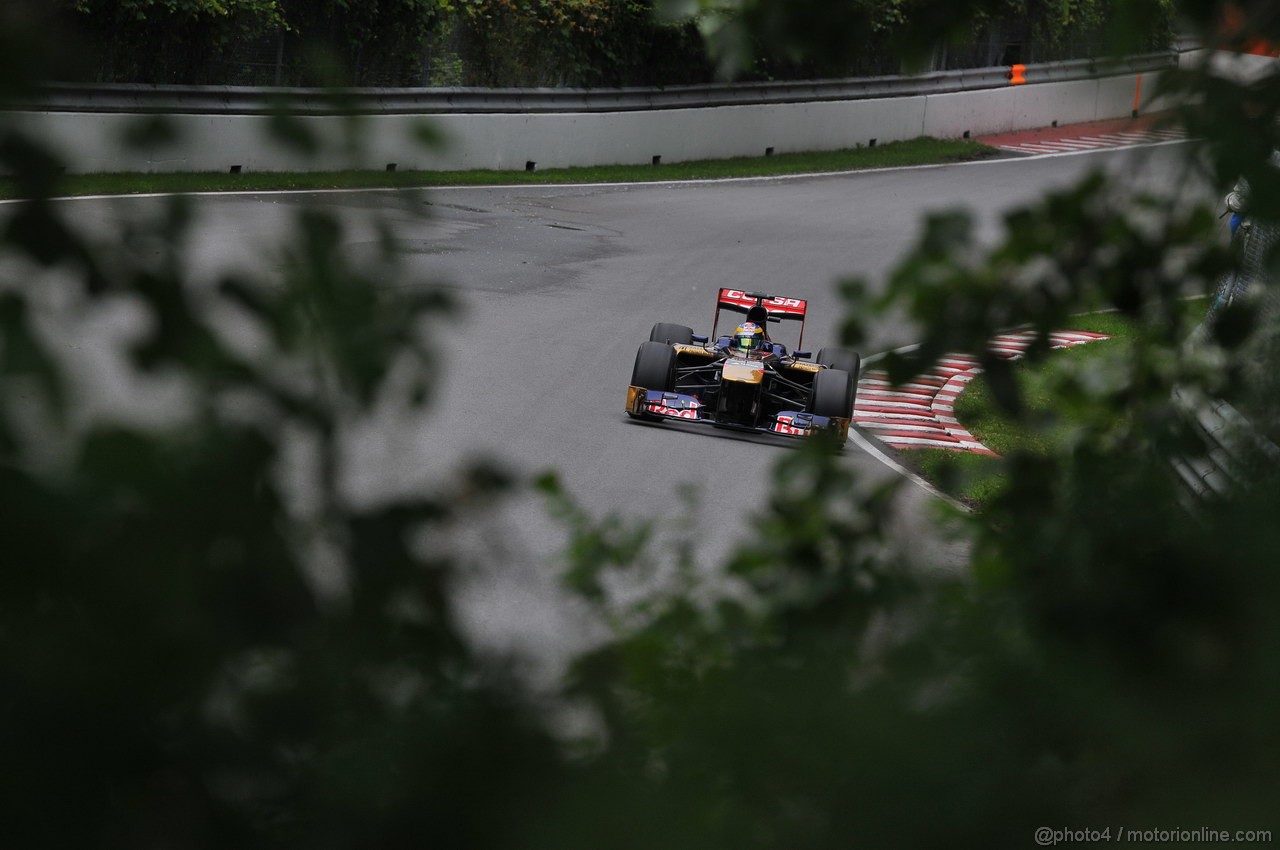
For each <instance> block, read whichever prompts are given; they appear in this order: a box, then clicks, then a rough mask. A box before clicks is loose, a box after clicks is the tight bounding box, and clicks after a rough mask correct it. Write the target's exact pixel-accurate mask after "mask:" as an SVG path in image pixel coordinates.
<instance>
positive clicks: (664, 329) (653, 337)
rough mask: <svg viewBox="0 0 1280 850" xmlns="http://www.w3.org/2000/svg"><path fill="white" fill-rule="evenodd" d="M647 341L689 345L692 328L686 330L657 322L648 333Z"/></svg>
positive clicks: (691, 340) (679, 326)
mask: <svg viewBox="0 0 1280 850" xmlns="http://www.w3.org/2000/svg"><path fill="white" fill-rule="evenodd" d="M649 341H650V342H665V343H668V344H672V343H674V344H675V345H691V344H692V343H693V328H687V327H685V326H684V325H673V324H671V323H670V322H658V323H657V324H656V325H654V326H653V330H651V331H649Z"/></svg>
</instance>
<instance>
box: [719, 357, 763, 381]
mask: <svg viewBox="0 0 1280 850" xmlns="http://www.w3.org/2000/svg"><path fill="white" fill-rule="evenodd" d="M720 378H721V380H724V381H734V382H736V383H739V384H758V383H760V382H761V381H763V380H764V364H757V363H744V362H742V361H741V360H727V361H725V364H724V369H723V370H722V371H721V373H720Z"/></svg>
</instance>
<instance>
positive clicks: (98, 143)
mask: <svg viewBox="0 0 1280 850" xmlns="http://www.w3.org/2000/svg"><path fill="white" fill-rule="evenodd" d="M1139 76H1141V80H1142V82H1141V87H1142V98H1143V100H1144V107H1143V108H1147V101H1146V99H1147V98H1148V97H1149V94H1150V92H1153V91H1154V90H1155V87H1156V84H1157V82H1158V78H1159V73H1158V72H1156V73H1147V74H1144V75H1137V74H1129V75H1123V76H1117V77H1107V78H1102V79H1093V80H1080V81H1071V82H1055V83H1039V84H1029V85H1023V86H1010V87H1008V88H1000V89H984V90H977V91H965V92H955V93H951V94H936V95H918V96H913V97H902V98H879V99H867V100H848V101H830V102H811V103H784V104H768V105H751V106H721V107H710V108H698V109H662V110H653V111H645V112H603V113H601V112H579V113H501V114H458V115H434V116H431V117H430V118H424V117H420V116H408V115H370V116H364V117H362V118H361V119H359V125H360V127H361V129H362V133H361V136H360V138H361V139H362V140H363V141H362V145H363V146H362V148H361V149H360V150H359V151H348V152H346V153H342V154H335V153H330V154H328V155H325V156H321V157H317V158H314V159H311V158H307V157H305V156H303V155H301V154H299V153H298V152H296V151H291V150H288V149H285V148H282V147H281V146H280V145H279V144H278V143H276V142H274V141H273V140H272V138H271V135H270V133H269V131H268V128H269V126H270V119H268V118H266V117H262V116H254V115H189V114H178V115H173V116H171V118H172V121H173V123H174V126H175V128H176V129H177V131H178V137H179V139H180V143H179V144H177V145H175V146H172V147H164V148H152V149H145V148H143V149H135V148H130V147H128V146H126V145H125V144H124V143H123V142H122V139H123V138H124V135H125V131H126V129H127V128H128V127H129V126H130V125H132V124H133V123H134V122H136V121H137V120H138V118H137V117H136V116H131V115H125V114H111V113H75V112H47V113H39V112H25V113H10V115H11V117H14V118H16V119H17V120H18V121H19V123H20V124H21V125H22V126H24V127H25V128H27V129H29V130H31V131H33V132H35V133H38V134H39V135H42V136H44V137H46V138H47V139H48V140H49V141H50V143H51V145H52V146H53V147H54V149H55V150H57V151H59V152H60V153H61V155H62V156H63V158H64V159H65V160H66V162H67V163H68V164H69V168H70V170H72V171H74V172H77V173H93V172H120V171H138V172H173V171H223V172H225V171H228V170H230V169H231V168H232V167H234V166H239V167H240V169H241V170H243V171H329V170H335V169H341V168H372V169H383V168H385V167H386V166H387V165H388V164H390V163H395V165H396V168H397V169H399V170H410V169H423V170H434V171H443V170H454V169H469V168H483V169H497V170H524V168H525V164H526V163H527V162H533V163H536V168H538V169H544V168H557V167H563V166H575V165H610V164H648V163H650V162H652V160H653V157H655V156H660V157H661V158H662V162H664V163H672V162H681V161H687V160H693V159H718V158H726V157H735V156H759V155H762V154H763V153H764V152H765V149H766V148H773V149H774V151H775V152H776V153H789V152H796V151H818V150H836V149H840V148H851V147H857V146H859V145H862V146H867V145H870V144H873V143H874V144H884V143H887V142H894V141H901V140H904V139H913V138H916V137H918V136H922V135H928V136H934V137H937V138H961V137H963V136H964V135H965V134H966V133H967V134H969V135H970V136H979V135H983V134H990V133H999V132H1007V131H1011V130H1023V129H1031V128H1035V127H1046V126H1049V125H1051V124H1052V123H1053V122H1055V121H1057V122H1058V123H1059V124H1070V123H1078V122H1083V121H1094V120H1099V119H1105V118H1119V117H1124V116H1127V115H1129V114H1130V112H1131V110H1132V108H1133V103H1134V97H1135V94H1136V93H1137V90H1138V80H1139ZM296 120H297V121H299V122H301V123H302V124H303V125H305V126H306V127H307V128H309V129H310V130H311V131H312V132H314V133H315V134H316V136H317V137H319V138H320V139H322V140H324V142H325V144H324V148H325V149H326V150H330V151H333V150H340V149H342V148H343V146H342V145H341V141H342V140H343V139H344V138H345V137H346V134H347V131H349V129H350V127H351V124H352V119H350V118H340V117H331V116H310V117H300V118H298V119H296ZM423 122H427V123H429V124H431V125H434V126H435V127H436V128H438V129H439V130H440V131H442V132H443V133H444V135H445V136H446V138H447V139H448V142H449V144H448V145H447V147H445V148H444V149H443V150H436V151H432V150H427V149H425V148H424V147H422V146H421V145H419V144H417V143H416V142H414V141H413V139H414V138H415V133H414V130H415V128H416V127H418V126H419V125H420V124H422V123H423Z"/></svg>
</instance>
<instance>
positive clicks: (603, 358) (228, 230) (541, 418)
mask: <svg viewBox="0 0 1280 850" xmlns="http://www.w3.org/2000/svg"><path fill="white" fill-rule="evenodd" d="M1181 147H1182V146H1172V147H1162V148H1149V149H1141V150H1133V151H1126V152H1117V153H1101V154H1090V155H1085V156H1070V157H1061V158H1045V159H1011V160H1005V161H997V162H988V163H981V164H973V165H958V166H946V167H935V168H922V169H903V170H891V171H881V172H866V173H861V174H854V175H844V176H823V177H811V178H800V179H785V180H753V181H741V182H732V183H718V184H683V185H681V184H677V185H638V186H597V187H538V188H531V187H522V188H486V189H448V190H433V191H431V192H430V193H429V194H425V195H422V196H405V195H396V194H395V193H390V192H365V193H358V194H317V195H262V196H236V197H202V198H200V199H198V201H197V203H198V204H199V212H200V214H201V225H200V228H199V237H198V239H197V240H196V242H195V244H194V245H193V253H192V260H193V263H194V264H195V266H196V268H197V270H198V271H199V272H200V273H202V274H203V273H208V274H212V273H213V272H214V271H215V270H218V269H223V268H225V267H227V266H228V265H230V266H232V267H242V268H258V269H261V268H263V267H264V266H265V267H266V268H268V269H269V268H271V265H272V264H273V263H277V262H278V258H276V257H274V256H273V255H272V254H271V253H269V252H267V251H265V250H264V249H263V248H262V247H261V246H262V245H264V244H266V243H268V242H269V241H270V240H271V238H272V237H273V235H277V234H278V232H279V230H280V228H282V227H283V226H285V225H286V224H287V223H288V222H289V221H290V220H291V218H292V213H294V212H295V211H296V210H297V209H298V208H299V207H300V206H302V205H305V204H318V205H320V206H322V207H325V208H327V209H330V210H332V211H334V212H336V213H338V214H339V215H341V216H342V217H343V218H344V219H345V220H347V221H349V222H350V223H351V224H352V235H351V240H350V242H349V243H348V245H347V246H346V248H347V250H349V251H350V252H351V253H352V255H353V256H355V257H357V258H358V257H359V256H360V252H362V251H367V250H370V242H371V240H372V238H373V237H372V236H371V235H370V234H367V233H363V232H362V230H363V228H362V227H361V222H362V221H363V220H364V219H365V218H367V217H368V215H369V213H370V211H372V210H380V211H384V212H386V213H387V214H388V215H389V217H391V218H392V219H393V220H395V221H396V222H397V224H398V233H397V245H398V247H399V248H400V250H401V251H402V253H403V256H404V257H405V260H406V262H407V263H408V264H409V266H410V269H411V271H412V275H411V277H412V278H413V279H415V280H421V281H424V282H425V281H431V282H435V283H438V284H441V285H444V286H446V287H447V288H448V289H449V290H450V291H451V292H452V293H453V294H454V295H455V296H456V298H457V300H458V301H459V303H460V304H461V306H462V308H463V310H462V313H461V314H460V315H459V316H457V317H456V318H451V319H449V320H446V321H443V322H441V323H440V324H439V326H438V327H436V328H435V330H434V331H433V336H434V337H435V339H436V340H437V342H438V344H439V346H440V347H441V349H442V350H443V351H444V355H443V360H442V362H443V371H442V379H441V383H440V385H439V390H438V393H437V394H436V398H435V401H434V403H433V405H432V406H431V408H430V409H429V410H428V411H426V412H425V413H424V414H422V415H421V416H413V417H405V416H400V415H395V414H393V413H388V415H387V416H386V417H385V418H384V419H383V420H381V421H380V422H379V423H378V424H377V425H376V427H372V428H370V429H368V431H367V432H366V433H365V434H364V436H362V438H361V439H360V440H359V441H357V444H355V445H354V446H353V462H352V464H351V465H350V468H349V469H350V472H349V474H348V477H347V480H348V482H349V485H350V488H351V491H352V493H353V494H355V496H356V497H357V498H368V499H376V498H377V497H378V496H379V495H380V494H385V493H388V492H405V491H418V490H425V491H431V492H435V491H436V490H437V489H438V488H439V487H440V486H441V480H442V476H443V475H444V474H445V473H446V472H447V471H448V470H449V469H452V468H454V467H455V466H456V465H457V464H458V463H459V462H460V461H461V460H463V459H465V458H468V457H472V456H477V455H481V456H488V457H496V458H499V459H502V460H504V461H505V462H507V463H509V464H511V465H513V466H514V467H515V468H516V469H518V470H521V471H524V472H536V471H538V470H542V469H547V468H555V469H558V470H560V472H561V475H562V478H563V480H564V482H565V484H566V486H567V487H568V489H569V490H570V491H571V492H572V493H573V494H574V495H575V496H576V497H577V498H578V499H579V500H581V502H582V503H583V504H584V505H586V506H588V507H589V508H590V509H591V510H592V511H593V512H594V513H597V514H605V513H608V512H619V513H623V514H626V515H629V516H633V517H643V516H653V517H656V518H658V519H660V520H662V521H664V522H674V521H676V520H678V519H679V518H680V517H681V516H682V515H683V513H684V511H685V508H684V506H683V505H682V503H681V501H680V500H679V499H678V497H677V496H676V493H677V489H678V488H679V487H681V485H693V486H694V487H695V488H696V489H697V491H698V492H699V493H700V494H701V500H700V507H699V508H698V512H697V514H696V516H695V517H694V519H695V521H696V525H697V529H698V532H697V535H696V538H697V541H698V545H699V547H700V552H701V553H702V555H703V556H704V559H705V560H706V561H707V562H712V561H714V560H715V559H716V557H717V556H719V555H722V554H723V553H724V552H726V551H727V550H728V549H729V548H730V547H732V546H733V545H734V542H735V541H736V540H738V539H739V538H740V537H741V535H742V533H743V531H744V530H745V529H746V528H747V527H748V526H749V524H750V523H751V521H752V519H751V518H752V513H753V511H754V510H756V508H757V506H758V505H759V504H760V503H761V500H762V499H763V488H764V485H765V482H766V479H767V473H768V470H769V468H770V467H771V466H772V465H773V464H775V463H778V462H785V460H786V459H787V457H788V454H789V452H790V451H791V449H789V448H788V447H787V446H786V445H780V444H778V443H777V442H774V441H772V440H768V439H758V438H754V437H750V436H739V435H734V434H731V433H728V432H722V431H716V430H711V429H701V430H700V429H692V428H684V427H667V426H654V425H646V424H640V423H635V422H632V421H630V420H628V419H627V417H626V416H625V415H624V414H623V411H622V406H623V401H624V397H625V389H626V385H627V383H628V380H629V377H630V371H631V365H632V361H633V359H634V357H635V351H636V348H637V346H638V344H639V343H640V342H641V341H642V340H644V339H647V337H648V332H649V328H650V327H651V326H652V325H653V323H654V322H658V321H668V322H677V323H680V324H688V325H691V326H693V328H694V330H695V332H703V333H705V332H708V331H709V328H710V323H711V318H712V311H713V298H714V295H715V293H716V290H717V288H719V287H721V286H729V287H734V288H740V289H748V290H752V289H755V290H767V291H770V292H773V293H777V294H784V295H789V296H795V297H799V298H806V299H808V300H809V302H810V321H809V323H808V326H807V328H806V334H805V347H806V348H808V349H810V350H814V351H816V350H817V349H818V348H820V347H821V346H822V345H824V344H834V343H835V342H836V331H837V329H838V327H839V323H840V312H839V305H838V302H837V299H836V296H835V294H834V290H833V282H834V281H836V280H837V279H839V278H840V277H842V276H851V275H856V276H861V277H865V278H867V279H868V280H869V281H870V282H871V283H872V285H873V286H882V285H883V284H882V282H881V280H880V279H881V277H882V275H883V273H884V272H885V271H886V270H887V269H888V268H889V267H890V266H891V265H892V264H893V263H895V262H896V261H897V260H898V259H899V258H900V257H901V256H902V255H903V254H904V253H905V252H906V251H907V250H908V249H909V247H910V245H911V244H912V242H913V241H914V239H915V238H916V235H917V233H918V232H919V220H920V216H921V215H922V214H923V213H925V212H927V211H930V210H940V209H946V208H952V207H957V206H964V207H967V208H969V209H971V210H973V211H974V212H975V214H976V215H978V216H979V217H980V221H981V223H982V227H981V228H980V234H981V238H983V239H991V238H994V234H995V233H996V232H997V228H996V224H997V222H998V216H999V214H1000V213H1001V212H1002V211H1003V210H1006V209H1008V208H1010V207H1012V206H1015V205H1017V204H1019V203H1021V202H1024V201H1027V200H1029V199H1031V198H1033V197H1035V196H1036V195H1037V194H1038V193H1040V192H1041V191H1043V190H1044V189H1045V188H1046V187H1049V186H1053V185H1061V184H1064V183H1066V182H1068V181H1070V180H1071V179H1073V178H1075V177H1077V176H1079V175H1080V174H1081V173H1083V172H1084V171H1086V170H1088V169H1090V168H1094V167H1104V166H1105V167H1107V168H1109V169H1115V170H1116V171H1117V172H1118V173H1122V174H1124V175H1125V176H1126V179H1131V180H1135V181H1140V182H1142V183H1145V184H1148V185H1157V186H1158V185H1169V184H1170V183H1171V181H1170V180H1169V175H1170V174H1171V173H1173V169H1175V168H1176V167H1178V166H1176V165H1175V164H1174V163H1175V162H1176V160H1177V157H1178V156H1179V155H1180V154H1181V150H1180V149H1181ZM71 203H73V204H74V207H73V209H72V212H71V215H72V218H73V219H74V220H76V221H78V222H81V223H83V225H84V226H86V227H95V228H103V229H107V230H109V229H110V228H111V227H113V226H115V222H116V221H117V220H118V219H119V218H120V217H121V216H122V215H125V216H127V215H129V214H132V213H130V212H129V211H130V210H135V211H136V210H138V209H145V208H146V207H147V206H148V205H155V204H158V203H160V202H159V201H158V200H155V199H132V200H120V199H116V200H79V201H74V202H71ZM418 212H426V213H427V214H428V217H427V218H426V219H425V220H422V219H420V218H419V217H418V216H417V213H418ZM0 214H2V210H0ZM872 332H873V334H874V339H873V341H872V344H871V345H869V346H868V347H867V350H866V351H865V352H864V354H869V353H871V352H872V351H876V350H884V349H887V348H892V347H895V346H899V345H904V344H907V343H910V342H912V341H913V339H914V332H913V330H912V328H911V327H910V326H909V325H907V324H906V323H904V322H894V321H888V322H885V323H882V324H880V325H878V326H876V327H874V328H872ZM784 333H785V332H784ZM841 462H842V463H846V464H848V465H850V466H851V467H852V468H854V469H856V471H857V472H858V474H859V475H860V476H862V477H864V478H865V479H866V480H868V481H879V480H883V479H884V478H886V477H888V476H893V475H895V474H896V473H894V472H892V471H891V470H889V469H887V468H886V467H885V466H884V465H882V464H881V463H880V462H878V461H877V460H875V459H874V458H872V457H870V456H869V455H867V454H865V453H863V452H861V451H860V450H859V449H858V448H857V447H856V446H855V445H853V444H852V443H850V444H849V445H848V446H846V448H845V450H844V452H843V455H842V460H841ZM744 481H746V482H759V487H760V492H761V500H754V501H753V500H752V499H750V498H744V497H743V495H742V494H743V483H744ZM930 500H931V497H929V496H928V495H927V493H925V491H923V490H922V489H919V488H917V487H915V486H908V487H905V488H903V491H902V497H901V516H900V520H899V523H900V529H899V531H900V534H899V538H900V539H901V540H902V541H903V543H902V550H903V553H904V556H905V557H908V558H910V559H912V560H913V561H915V562H916V563H919V564H921V565H922V566H924V567H927V568H930V569H957V568H958V567H959V565H960V563H961V562H962V559H963V552H962V551H959V550H958V549H957V548H956V547H955V545H954V544H952V543H949V542H947V541H946V540H945V539H944V538H943V537H941V536H939V535H938V534H936V533H934V524H935V520H934V514H933V512H932V511H931V510H930V509H929V503H930ZM562 543H563V534H562V532H561V531H560V529H559V528H558V527H557V525H556V524H555V523H553V522H552V521H551V520H549V519H548V518H547V517H546V515H545V511H544V510H543V508H542V506H541V505H540V503H539V502H538V501H537V500H535V499H532V498H524V499H517V500H515V502H514V503H512V504H510V505H508V506H507V507H505V508H502V509H499V510H497V511H495V513H494V514H492V515H489V516H486V517H479V518H477V519H476V521H475V523H474V524H473V525H472V526H471V527H469V528H467V529H464V530H463V534H462V539H461V540H460V541H459V542H458V544H457V545H458V546H459V547H460V548H461V549H462V550H463V551H466V552H470V553H474V555H475V560H476V561H484V562H487V563H488V564H490V567H489V568H488V571H487V572H486V573H484V574H483V575H477V577H476V579H475V580H474V581H473V582H471V583H470V585H469V590H468V596H467V598H468V605H467V611H468V612H469V619H470V621H471V623H472V624H473V626H474V628H475V630H476V633H477V634H478V635H479V636H480V637H481V638H483V639H484V640H485V641H486V642H489V643H492V644H494V645H498V646H513V645H521V646H526V647H532V648H533V652H534V654H536V655H538V656H540V657H544V658H548V659H554V658H556V657H558V656H560V655H561V654H562V653H563V651H565V650H566V649H567V648H569V647H572V646H576V645H579V644H580V642H581V640H582V639H583V629H582V625H581V623H579V622H577V621H576V618H575V617H574V615H573V614H572V611H571V609H569V608H567V607H566V606H565V605H564V604H563V602H562V601H561V600H560V599H559V593H558V591H557V589H556V582H555V578H554V576H553V575H552V574H551V570H550V568H549V567H548V566H547V556H548V555H550V554H552V553H554V552H556V551H557V550H558V549H559V547H560V546H561V545H562Z"/></svg>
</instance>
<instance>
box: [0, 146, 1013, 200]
mask: <svg viewBox="0 0 1280 850" xmlns="http://www.w3.org/2000/svg"><path fill="white" fill-rule="evenodd" d="M997 153H998V152H997V151H996V150H995V149H994V148H990V147H987V146H986V145H983V144H979V143H978V142H971V141H944V140H940V139H932V138H928V137H921V138H919V139H913V140H911V141H906V142H893V143H891V144H886V145H877V146H876V147H873V148H851V149H848V150H840V151H822V152H814V153H788V154H779V155H777V156H760V157H742V158H737V159H706V160H698V161H695V162H677V163H671V164H669V165H656V166H655V165H605V166H591V167H584V168H552V169H547V170H545V171H523V170H521V171H487V170H475V171H338V172H319V173H300V172H298V173H295V172H290V173H284V172H266V171H264V172H242V173H240V174H224V173H221V172H217V173H212V172H202V173H194V174H68V175H64V176H63V177H61V178H59V180H58V183H57V189H56V194H58V195H66V196H74V195H129V194H140V193H174V192H245V191H250V192H253V191H272V190H281V189H293V190H306V189H410V188H430V187H436V186H483V185H493V184H529V185H540V184H554V183H643V182H658V181H669V180H709V179H717V178H719V179H724V178H730V177H770V176H780V175H786V174H806V173H810V172H829V171H856V170H860V169H870V168H889V167H893V166H901V165H930V164H938V163H947V162H963V161H967V160H973V159H983V158H985V157H989V156H994V155H996V154H997ZM18 193H19V187H18V186H17V184H16V183H15V182H14V181H13V180H11V179H7V178H0V198H13V197H17V196H18Z"/></svg>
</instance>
